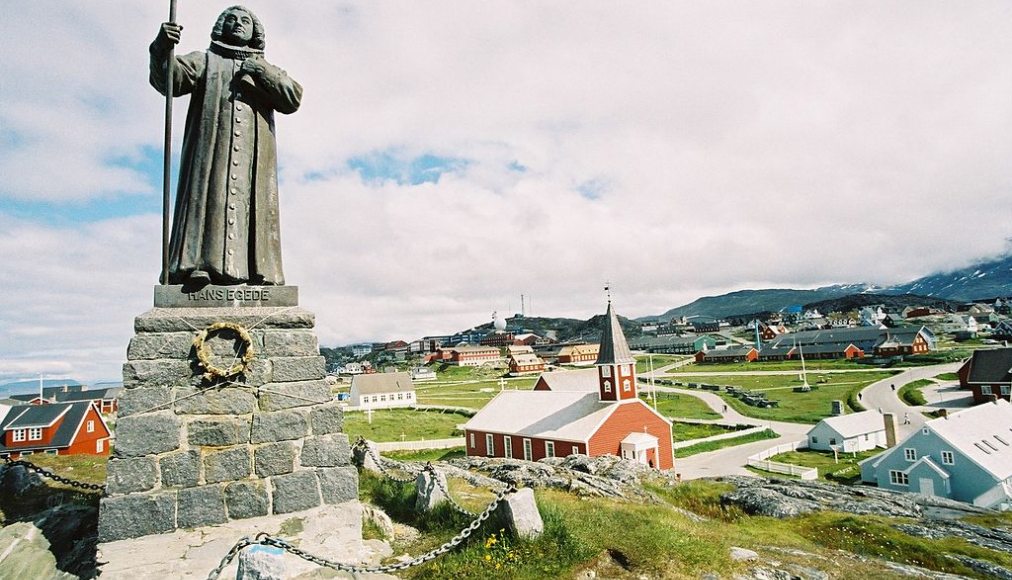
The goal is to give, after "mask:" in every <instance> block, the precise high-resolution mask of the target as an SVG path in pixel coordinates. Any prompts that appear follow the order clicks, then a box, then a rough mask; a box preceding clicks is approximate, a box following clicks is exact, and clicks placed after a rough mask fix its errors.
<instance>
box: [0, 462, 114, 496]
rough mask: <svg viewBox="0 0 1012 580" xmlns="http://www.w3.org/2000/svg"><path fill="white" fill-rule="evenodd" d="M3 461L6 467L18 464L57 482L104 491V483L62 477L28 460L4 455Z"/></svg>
mask: <svg viewBox="0 0 1012 580" xmlns="http://www.w3.org/2000/svg"><path fill="white" fill-rule="evenodd" d="M4 461H5V462H6V464H7V467H16V466H18V465H20V466H22V467H24V468H25V469H28V470H31V471H34V472H35V473H37V474H39V475H41V476H42V477H46V478H49V479H51V480H53V481H57V482H59V483H63V484H66V485H69V486H71V487H76V488H79V489H87V490H91V491H101V492H103V493H104V492H105V485H104V484H99V483H87V482H84V481H74V480H73V479H68V478H66V477H63V476H62V475H57V474H55V473H53V472H52V471H49V470H48V469H45V468H43V467H39V466H38V465H35V464H34V463H32V462H30V461H24V460H21V459H19V460H16V461H15V460H13V459H11V458H10V457H4Z"/></svg>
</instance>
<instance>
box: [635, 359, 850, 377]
mask: <svg viewBox="0 0 1012 580" xmlns="http://www.w3.org/2000/svg"><path fill="white" fill-rule="evenodd" d="M655 362H656V359H655ZM654 366H656V365H654ZM805 368H807V369H808V371H809V372H812V371H819V370H841V369H858V370H868V365H867V364H862V363H857V362H854V361H852V360H849V359H816V360H807V359H806V360H805ZM756 371H798V372H801V361H800V360H780V361H766V362H750V363H706V364H700V363H690V364H687V365H685V366H683V367H678V368H676V369H671V371H670V372H671V374H692V373H701V372H707V373H726V372H756Z"/></svg>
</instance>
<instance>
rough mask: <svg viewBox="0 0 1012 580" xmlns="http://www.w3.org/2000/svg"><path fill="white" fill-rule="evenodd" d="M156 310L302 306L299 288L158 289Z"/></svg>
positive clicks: (212, 285) (173, 285)
mask: <svg viewBox="0 0 1012 580" xmlns="http://www.w3.org/2000/svg"><path fill="white" fill-rule="evenodd" d="M154 305H155V308H253V307H260V308H270V307H289V306H298V305H299V287H298V286H246V285H243V286H216V285H214V284H208V285H207V286H204V287H203V288H201V289H199V290H195V291H194V289H192V288H184V287H183V285H181V284H172V285H167V286H155V300H154Z"/></svg>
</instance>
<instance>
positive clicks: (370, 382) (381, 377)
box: [351, 373, 415, 395]
mask: <svg viewBox="0 0 1012 580" xmlns="http://www.w3.org/2000/svg"><path fill="white" fill-rule="evenodd" d="M351 388H352V390H355V391H357V392H358V393H359V394H361V395H373V394H378V393H397V392H405V391H414V390H415V384H414V383H413V382H411V374H410V373H372V374H368V375H355V376H354V377H353V378H352V379H351Z"/></svg>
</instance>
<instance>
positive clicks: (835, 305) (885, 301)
mask: <svg viewBox="0 0 1012 580" xmlns="http://www.w3.org/2000/svg"><path fill="white" fill-rule="evenodd" d="M880 304H881V305H883V306H885V307H886V308H887V309H895V310H902V309H904V308H906V307H907V306H928V307H930V308H938V309H940V310H955V308H956V306H958V305H959V302H957V301H954V300H945V299H944V298H932V297H930V296H918V295H916V294H901V295H898V296H891V295H885V294H851V295H849V296H841V297H840V298H830V299H829V300H820V301H818V302H812V303H810V304H805V310H812V309H814V310H818V311H819V312H821V313H823V314H828V313H830V312H849V311H851V310H859V309H861V308H864V307H865V306H877V305H880Z"/></svg>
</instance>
